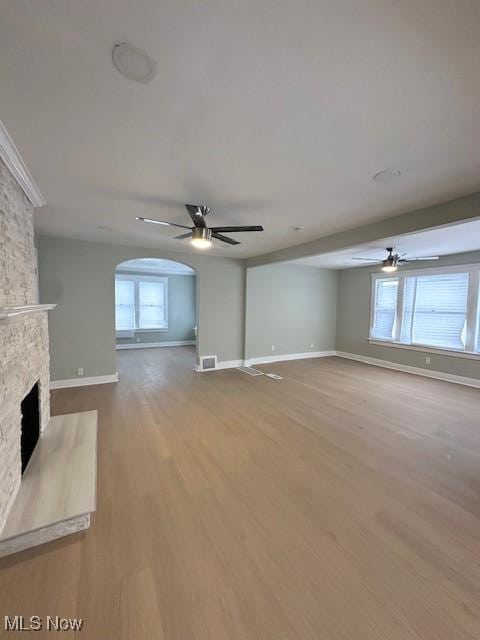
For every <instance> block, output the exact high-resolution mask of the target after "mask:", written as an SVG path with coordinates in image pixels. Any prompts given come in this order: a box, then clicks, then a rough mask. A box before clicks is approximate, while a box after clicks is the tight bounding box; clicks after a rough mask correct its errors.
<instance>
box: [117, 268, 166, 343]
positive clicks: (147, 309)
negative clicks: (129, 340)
mask: <svg viewBox="0 0 480 640" xmlns="http://www.w3.org/2000/svg"><path fill="white" fill-rule="evenodd" d="M167 300H168V279H167V278H160V277H155V276H134V275H122V274H117V275H116V276H115V329H116V331H117V332H120V331H135V330H136V331H139V330H149V329H150V330H155V329H157V330H159V329H160V330H162V329H163V330H165V329H168V313H167Z"/></svg>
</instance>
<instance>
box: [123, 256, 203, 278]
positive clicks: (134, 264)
mask: <svg viewBox="0 0 480 640" xmlns="http://www.w3.org/2000/svg"><path fill="white" fill-rule="evenodd" d="M116 271H121V272H133V273H151V274H156V273H159V274H171V275H187V276H194V275H195V271H194V270H193V269H192V268H191V267H189V266H187V265H186V264H182V263H181V262H174V261H173V260H163V259H161V258H136V259H135V260H126V261H125V262H121V263H120V264H119V265H118V266H117V269H116Z"/></svg>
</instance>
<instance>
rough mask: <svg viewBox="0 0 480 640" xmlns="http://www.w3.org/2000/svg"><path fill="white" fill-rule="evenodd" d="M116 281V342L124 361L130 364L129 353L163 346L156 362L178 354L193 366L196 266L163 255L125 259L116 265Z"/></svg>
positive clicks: (159, 350) (195, 333)
mask: <svg viewBox="0 0 480 640" xmlns="http://www.w3.org/2000/svg"><path fill="white" fill-rule="evenodd" d="M114 285H115V346H116V350H117V354H118V352H121V353H122V358H123V361H122V362H123V364H124V365H125V363H128V358H125V357H124V353H125V351H130V350H135V351H136V350H139V349H158V352H156V353H155V354H154V357H155V358H156V360H160V359H161V358H163V359H164V360H165V362H166V361H167V360H168V358H170V359H172V358H175V360H176V361H178V362H181V363H185V365H186V366H188V367H189V368H192V369H193V368H194V366H195V362H196V348H197V347H196V344H197V333H198V330H197V327H198V322H197V319H198V314H197V303H196V298H197V293H196V292H197V272H196V270H195V269H193V268H192V267H190V266H189V265H187V264H184V263H182V262H177V261H173V260H165V259H162V258H137V259H132V260H126V261H124V262H121V263H120V264H118V265H117V267H116V269H115V282H114ZM167 349H168V351H167ZM132 362H133V356H132Z"/></svg>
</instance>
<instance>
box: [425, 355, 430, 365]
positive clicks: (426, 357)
mask: <svg viewBox="0 0 480 640" xmlns="http://www.w3.org/2000/svg"><path fill="white" fill-rule="evenodd" d="M425 363H426V364H430V356H425Z"/></svg>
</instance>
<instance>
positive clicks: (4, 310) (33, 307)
mask: <svg viewBox="0 0 480 640" xmlns="http://www.w3.org/2000/svg"><path fill="white" fill-rule="evenodd" d="M56 306H57V305H56V304H27V305H24V306H23V307H0V320H3V319H4V318H11V317H12V316H21V315H23V314H24V313H36V312H37V311H50V310H51V309H55V307H56Z"/></svg>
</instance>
